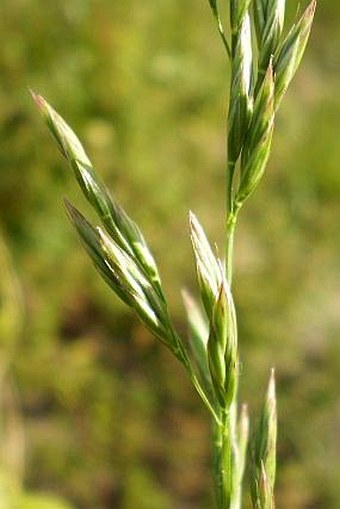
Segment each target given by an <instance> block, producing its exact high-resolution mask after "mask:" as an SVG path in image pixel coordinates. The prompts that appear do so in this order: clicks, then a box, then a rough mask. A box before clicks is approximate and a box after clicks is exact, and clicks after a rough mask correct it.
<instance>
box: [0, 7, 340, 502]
mask: <svg viewBox="0 0 340 509" xmlns="http://www.w3.org/2000/svg"><path fill="white" fill-rule="evenodd" d="M288 7H289V9H290V15H293V14H294V12H295V10H296V8H297V2H295V1H294V0H291V1H289V0H288ZM339 26H340V4H338V3H337V2H332V1H331V0H323V1H322V2H320V5H319V7H318V11H317V15H316V20H315V25H314V28H313V33H312V37H311V41H310V44H309V46H308V49H307V52H306V56H305V59H304V63H303V65H302V68H301V69H300V71H299V73H298V75H297V78H296V80H295V83H294V85H293V86H292V87H291V90H290V92H289V94H288V96H287V99H286V100H285V103H284V105H283V107H282V109H281V111H280V114H279V118H278V122H277V125H276V132H275V137H274V146H273V155H272V157H271V160H270V163H269V171H268V172H267V175H266V177H265V179H264V181H263V182H262V183H261V186H260V188H259V190H258V191H257V192H256V196H254V198H253V199H252V200H251V202H249V205H248V207H247V208H246V209H245V210H244V213H243V217H242V218H240V231H239V235H238V237H237V239H236V251H237V254H236V276H235V292H236V301H237V302H236V305H237V307H238V310H239V326H240V348H241V355H242V361H243V364H242V373H243V375H242V377H241V378H242V380H241V381H242V384H241V394H242V398H243V399H246V400H248V401H249V402H250V409H251V415H254V414H255V410H258V408H259V401H260V398H261V396H262V393H263V388H264V386H265V383H266V377H267V373H268V369H269V368H270V367H271V366H272V365H275V366H276V373H277V379H278V380H277V382H278V383H277V389H278V401H279V406H278V411H279V437H278V444H279V458H278V507H282V508H284V507H290V508H310V507H322V508H323V509H324V508H325V509H326V508H329V509H333V508H334V509H335V508H337V507H339V506H340V494H339V490H338V486H339V482H340V463H339V457H340V450H339V444H340V437H339V433H340V431H339V429H340V400H339V396H338V380H339V375H340V342H339V334H340V319H339V304H340V284H339V280H340V265H339V252H340V249H339V248H340V231H339V227H338V224H339V221H338V218H339V217H340V200H339V194H340V171H339V166H340V165H339V155H340V154H339V151H340V144H339V132H340V129H339V127H340V122H339V118H340V115H339V113H340V96H339V94H338V90H339V87H340V40H339V37H338V33H339ZM0 30H1V34H2V44H1V47H0V76H1V80H0V147H1V149H0V221H1V227H2V230H3V232H4V239H5V240H4V242H6V244H7V246H8V249H9V251H10V253H11V256H12V258H13V260H14V263H13V266H14V274H15V275H14V278H15V281H16V283H14V284H15V285H17V284H19V283H18V282H20V286H21V288H22V299H21V301H22V304H20V306H22V308H23V309H22V311H20V313H22V314H18V315H15V313H16V311H14V312H12V311H7V310H8V306H11V302H12V298H13V295H14V293H13V292H14V291H15V290H14V289H13V288H11V285H10V284H7V282H8V281H9V280H10V276H9V275H8V270H7V269H6V263H5V262H4V261H3V260H1V292H2V294H1V301H0V306H1V307H0V326H1V332H0V336H1V337H0V347H1V366H2V365H3V363H4V362H5V360H6V369H7V370H9V371H10V373H11V379H12V380H14V381H15V386H16V392H17V393H18V397H19V401H20V408H21V411H20V415H21V416H22V419H23V421H24V429H25V442H26V462H25V469H24V472H25V475H24V485H25V486H26V488H27V489H28V490H29V492H33V491H37V490H39V491H43V492H49V493H53V494H55V496H62V497H64V498H65V499H67V500H69V501H70V503H73V504H74V506H75V507H77V508H80V509H81V508H84V509H112V508H113V507H117V508H122V509H132V508H133V509H135V508H138V509H144V508H145V509H163V508H164V509H168V508H170V507H171V508H172V507H176V508H183V509H191V508H195V509H197V508H206V507H211V506H212V487H211V475H210V467H211V465H210V451H209V446H208V444H209V439H208V434H209V433H210V427H209V419H208V416H207V415H206V414H205V413H204V410H202V409H201V406H200V403H199V401H198V399H197V397H196V396H195V395H194V393H193V391H192V389H191V387H190V385H189V383H188V382H187V381H186V378H185V375H184V373H183V371H182V369H181V367H180V366H178V365H177V364H176V363H175V361H173V360H172V358H171V357H170V356H169V354H168V353H167V352H166V351H164V350H163V349H162V348H161V347H160V346H159V345H158V343H155V342H154V340H153V339H152V338H151V337H150V335H149V333H148V332H146V331H145V330H144V329H143V328H142V327H141V325H140V324H139V323H138V322H136V321H135V320H134V319H133V318H132V316H131V314H130V312H129V311H128V310H127V309H125V308H124V307H123V306H122V305H121V304H119V302H118V301H117V299H116V298H115V297H114V296H113V295H112V294H111V293H110V292H109V290H108V289H106V287H105V286H104V284H103V283H102V282H101V281H100V280H99V278H98V277H97V274H96V273H95V271H94V270H93V268H92V266H91V264H90V263H89V261H88V259H87V258H86V256H85V255H84V253H83V251H82V249H81V248H80V247H79V244H78V240H77V239H76V238H75V236H74V234H73V231H72V230H71V228H70V226H69V224H68V222H67V220H66V216H65V213H64V211H63V207H62V205H61V201H62V197H63V196H65V195H66V196H69V197H70V198H72V200H73V201H75V202H76V203H78V204H79V206H80V208H83V209H86V205H85V203H84V201H82V200H81V197H80V195H79V192H78V190H77V188H76V185H75V183H74V182H73V179H72V178H71V176H70V175H69V172H68V169H67V167H66V165H65V164H64V162H63V161H62V160H61V158H60V156H59V154H58V153H57V151H56V149H55V146H54V144H53V143H52V142H50V139H49V137H48V134H47V133H46V131H45V128H44V127H42V124H41V121H40V119H39V118H38V115H37V114H36V112H35V111H34V109H33V107H32V106H31V102H30V98H29V96H28V94H27V91H26V89H27V86H31V87H32V88H34V89H36V90H37V91H39V92H41V93H42V94H43V95H44V96H45V97H46V98H47V99H48V100H50V101H51V103H52V104H54V105H55V106H56V108H57V109H58V111H60V113H61V114H63V116H64V117H65V118H66V119H67V121H68V122H69V123H70V124H71V125H72V126H73V127H74V128H75V130H76V132H77V133H78V134H79V136H80V137H81V139H82V141H84V144H85V146H86V148H87V151H88V153H89V155H90V156H91V159H92V161H93V162H94V163H95V165H96V167H97V169H98V171H99V172H100V173H101V175H102V176H103V177H104V178H105V180H106V181H107V182H108V183H109V185H110V187H111V189H112V190H113V192H114V193H115V196H116V197H117V198H119V201H121V203H122V204H123V205H124V208H126V210H128V211H129V213H131V215H132V216H133V217H135V218H136V219H137V220H138V222H139V223H140V224H141V226H142V228H143V231H144V232H145V234H146V236H147V238H148V241H149V244H150V245H151V246H152V248H153V251H154V253H155V257H156V258H157V261H158V263H159V266H160V270H161V274H162V276H163V279H164V286H165V288H166V290H167V293H168V295H169V298H170V301H171V303H172V313H173V316H174V319H175V321H176V322H177V323H178V326H179V328H181V329H182V330H184V328H185V325H184V311H183V309H182V305H181V299H180V294H179V292H180V289H181V287H182V286H188V287H189V288H190V289H191V290H194V291H195V285H194V269H193V260H192V255H191V251H190V243H189V238H188V219H187V211H188V210H189V209H192V210H194V211H195V212H197V213H198V214H199V217H200V218H201V220H202V223H203V224H204V227H205V230H206V231H207V232H208V233H209V237H210V238H211V239H216V241H217V242H220V241H221V239H222V227H223V213H224V203H223V197H224V168H223V164H224V157H225V125H224V122H225V109H226V94H227V93H228V90H227V82H228V80H227V73H228V72H229V70H228V69H227V68H226V63H225V58H224V54H223V48H222V46H221V43H220V41H219V39H218V36H217V34H216V32H215V27H214V23H213V21H212V19H211V14H210V11H209V8H208V5H207V2H206V3H205V2H203V1H201V0H185V1H181V2H180V1H179V0H161V1H158V2H154V1H151V0H146V1H144V2H137V1H135V0H124V1H122V0H116V1H110V0H99V1H96V0H71V1H67V2H66V1H64V0H56V1H54V2H46V1H45V2H43V1H42V0H3V1H2V2H1V5H0ZM86 210H88V209H86ZM6 256H7V255H6ZM11 270H12V269H11ZM11 277H12V276H11ZM6 281H7V282H6ZM6 288H7V290H6ZM13 313H14V314H13ZM5 316H7V317H8V318H7V319H6V318H5ZM21 317H24V318H21ZM22 319H23V322H22V324H20V322H21V320H22ZM0 439H2V437H0ZM25 503H26V505H23V507H22V508H21V506H20V509H24V507H26V508H27V507H30V505H29V503H31V506H32V507H33V506H34V507H35V508H38V502H37V501H34V500H33V502H32V499H31V501H26V502H25ZM39 503H40V502H39ZM42 504H43V502H41V507H43V505H42ZM39 507H40V506H39ZM44 507H46V509H47V508H48V506H47V505H46V506H44ZM50 507H53V505H50Z"/></svg>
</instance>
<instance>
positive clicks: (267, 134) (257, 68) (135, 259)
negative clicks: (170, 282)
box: [32, 0, 316, 509]
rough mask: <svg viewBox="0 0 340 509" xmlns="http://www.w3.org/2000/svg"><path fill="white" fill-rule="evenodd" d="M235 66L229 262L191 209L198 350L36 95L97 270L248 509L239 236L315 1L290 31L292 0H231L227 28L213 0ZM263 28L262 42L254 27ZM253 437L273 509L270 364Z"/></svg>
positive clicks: (224, 501) (96, 182)
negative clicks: (147, 339)
mask: <svg viewBox="0 0 340 509" xmlns="http://www.w3.org/2000/svg"><path fill="white" fill-rule="evenodd" d="M209 3H210V7H211V9H212V12H213V15H214V17H215V19H216V22H217V27H218V31H219V34H220V36H221V38H222V41H223V44H224V47H225V50H226V53H227V56H228V58H229V60H230V65H231V80H230V95H229V113H228V128H227V149H228V157H227V164H226V166H227V172H226V182H227V186H226V198H227V218H226V245H225V262H223V261H222V260H220V259H218V258H217V257H216V255H215V253H214V252H213V250H212V249H211V247H210V244H209V242H208V240H207V238H206V235H205V233H204V230H203V228H202V226H201V225H200V223H199V222H198V220H197V218H196V217H195V215H194V214H193V213H190V231H191V241H192V246H193V251H194V255H195V261H196V270H197V277H198V283H199V290H200V296H201V301H202V304H203V308H204V314H203V312H202V311H201V308H200V307H199V305H198V304H197V303H196V301H195V300H194V299H193V298H192V297H191V296H190V295H188V294H187V293H184V294H183V296H184V302H185V306H186V310H187V315H188V322H189V326H190V332H191V342H190V348H188V347H187V346H186V343H185V342H183V340H182V338H180V336H179V335H178V333H177V332H176V330H175V328H174V326H173V324H172V322H171V320H170V317H169V313H168V307H167V301H166V297H165V295H164V291H163V288H162V283H161V280H160V277H159V274H158V270H157V266H156V263H155V261H154V259H153V257H152V255H151V252H150V250H149V248H148V246H147V244H146V242H145V240H144V237H143V235H142V233H141V231H140V230H139V228H138V226H137V225H136V223H135V222H134V221H132V220H131V219H130V218H129V216H128V215H127V214H126V212H125V211H124V210H123V209H122V208H121V207H120V206H119V205H118V204H117V202H116V201H115V199H114V198H113V197H112V195H111V194H110V192H109V191H108V190H107V188H106V187H105V185H104V184H103V183H102V182H101V181H100V179H99V178H98V176H97V174H96V173H95V170H94V168H93V166H92V163H91V161H90V160H89V158H88V157H87V155H86V153H85V151H84V149H83V147H82V145H81V143H80V141H79V140H78V138H77V136H76V135H75V134H74V132H73V131H72V130H71V129H70V127H69V126H68V125H67V124H66V123H65V121H64V120H63V119H62V118H61V117H60V116H59V115H58V114H57V113H56V112H55V111H54V110H53V109H52V107H51V106H50V105H49V104H48V103H47V102H46V101H45V100H44V99H43V98H42V97H41V96H40V95H36V94H34V93H32V95H33V98H34V100H35V102H36V104H37V106H38V107H39V109H40V111H41V112H42V114H43V116H44V117H45V120H46V122H47V125H48V127H49V129H50V131H51V132H52V134H53V136H54V138H55V140H56V141H57V143H58V146H59V149H60V151H61V153H62V154H63V156H64V157H65V158H66V160H67V161H68V163H69V165H70V167H71V168H72V170H73V172H74V174H75V176H76V178H77V180H78V183H79V185H80V187H81V190H82V192H83V194H84V196H85V198H86V199H87V200H88V202H89V203H90V204H91V205H92V207H93V208H94V210H95V211H96V212H97V214H98V216H99V219H100V221H101V224H102V226H100V227H99V226H97V227H93V226H92V225H91V224H90V223H89V222H88V221H87V220H86V219H85V218H84V216H83V215H82V214H81V213H80V212H79V211H78V210H76V209H75V208H74V207H73V206H72V205H71V204H70V203H68V202H66V207H67V211H68V214H69V217H70V219H71V221H72V222H73V224H74V226H75V228H76V229H77V231H78V233H79V236H80V238H81V240H82V242H83V244H84V247H85V249H86V250H87V252H88V254H89V255H90V257H91V258H92V261H93V263H94V265H95V266H96V268H97V270H98V272H99V273H100V275H101V276H102V277H103V279H104V280H105V281H106V283H107V284H108V285H109V286H110V287H111V288H112V289H113V291H114V292H115V293H116V294H117V295H118V296H119V297H120V298H121V299H122V300H123V301H124V302H125V303H126V304H127V305H128V306H130V307H131V308H133V309H134V310H135V311H136V313H137V314H138V316H139V317H140V319H141V320H142V321H143V323H144V324H145V325H146V327H147V328H148V329H149V330H150V331H151V332H152V334H153V335H154V336H155V337H157V338H158V339H159V340H160V341H161V342H162V343H163V344H164V345H165V346H166V347H167V348H168V349H169V350H170V351H171V352H172V353H173V354H174V355H175V357H176V358H177V359H178V360H179V362H180V363H181V364H182V365H183V366H184V368H185V370H186V371H187V373H188V375H189V378H190V380H191V381H192V383H193V385H194V387H195V389H196V391H197V392H198V394H199V396H200V398H201V399H202V401H203V403H204V404H205V405H206V407H207V408H208V410H209V412H210V414H211V416H212V419H213V423H214V429H215V432H214V439H213V447H214V479H215V490H216V502H217V507H218V509H240V507H241V496H242V479H243V474H244V469H245V463H246V451H247V443H248V434H249V432H248V430H249V419H248V415H247V408H246V406H243V407H242V408H241V411H240V412H238V406H237V386H238V379H239V373H238V366H239V359H238V345H237V323H236V312H235V306H234V302H233V297H232V292H231V281H232V272H233V237H234V231H235V226H236V221H237V217H238V214H239V211H240V209H241V208H242V206H243V204H244V203H245V201H246V200H247V198H249V196H250V195H251V194H252V193H253V191H254V190H255V188H256V187H257V185H258V183H259V182H260V180H261V178H262V175H263V173H264V171H265V168H266V165H267V161H268V158H269V154H270V149H271V141H272V135H273V129H274V122H275V116H276V113H277V110H278V108H279V106H280V103H281V100H282V98H283V96H284V93H285V92H286V90H287V88H288V86H289V84H290V82H291V80H292V78H293V76H294V74H295V72H296V70H297V68H298V66H299V63H300V61H301V58H302V56H303V53H304V50H305V46H306V43H307V40H308V37H309V33H310V29H311V25H312V21H313V17H314V12H315V7H316V1H315V0H312V2H311V3H310V4H309V6H308V7H307V9H306V10H305V11H304V13H303V14H302V16H301V17H299V18H298V19H297V20H296V21H295V22H294V23H293V24H292V26H291V27H290V29H289V30H288V33H287V35H283V25H284V14H285V0H228V7H229V15H230V19H229V24H228V27H229V28H228V30H226V29H225V27H224V24H223V20H222V16H221V14H220V9H219V5H218V2H217V0H209ZM253 32H254V33H255V34H256V44H255V47H254V42H253V38H252V33H253ZM251 442H252V443H251V444H250V446H251V450H252V455H251V456H252V470H251V495H252V501H253V507H254V509H273V508H274V483H275V470H276V459H275V450H276V399H275V380H274V372H273V371H272V373H271V376H270V381H269V386H268V392H267V396H266V400H265V403H264V407H263V411H262V415H261V417H260V419H259V424H258V427H257V430H256V432H255V434H254V437H253V439H252V441H251Z"/></svg>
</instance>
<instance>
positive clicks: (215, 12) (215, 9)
mask: <svg viewBox="0 0 340 509" xmlns="http://www.w3.org/2000/svg"><path fill="white" fill-rule="evenodd" d="M209 4H210V7H211V10H212V13H213V15H214V18H215V20H216V24H217V29H218V33H219V34H220V37H221V39H222V42H223V46H224V48H225V50H226V52H227V55H228V58H229V59H230V58H231V51H230V46H229V43H228V40H227V37H226V35H225V33H224V28H223V24H222V20H221V16H220V12H219V9H218V5H217V2H216V3H214V4H213V3H212V2H210V1H209Z"/></svg>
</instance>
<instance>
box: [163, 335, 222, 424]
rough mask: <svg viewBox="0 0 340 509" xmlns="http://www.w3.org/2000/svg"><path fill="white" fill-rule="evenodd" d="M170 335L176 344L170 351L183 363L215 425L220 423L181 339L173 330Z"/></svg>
mask: <svg viewBox="0 0 340 509" xmlns="http://www.w3.org/2000/svg"><path fill="white" fill-rule="evenodd" d="M172 335H173V339H174V342H175V345H176V348H172V352H173V353H174V354H175V356H176V357H177V359H178V360H179V361H180V363H181V364H183V366H184V367H185V369H186V370H187V372H188V374H189V377H190V380H191V383H192V384H193V386H194V387H195V389H196V392H197V394H198V395H199V397H200V398H201V400H202V401H203V403H204V404H205V406H206V407H207V409H208V410H209V412H210V413H211V415H212V417H213V419H214V422H215V424H216V426H218V425H220V424H221V421H220V418H219V416H218V415H217V413H216V411H215V409H214V407H213V405H212V404H211V403H210V401H209V398H208V396H207V395H206V393H205V391H204V389H203V387H202V385H201V384H200V382H199V380H198V378H197V375H196V373H195V371H194V368H193V366H192V363H191V361H190V358H189V356H188V354H187V352H186V350H185V348H184V346H183V343H182V340H181V339H180V337H179V336H178V335H177V334H176V333H175V332H174V331H172Z"/></svg>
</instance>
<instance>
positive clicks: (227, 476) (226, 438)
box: [213, 413, 232, 509]
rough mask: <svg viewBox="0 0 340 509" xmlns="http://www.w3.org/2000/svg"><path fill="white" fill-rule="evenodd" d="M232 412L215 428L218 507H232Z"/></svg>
mask: <svg viewBox="0 0 340 509" xmlns="http://www.w3.org/2000/svg"><path fill="white" fill-rule="evenodd" d="M230 444H231V441H230V414H229V413H224V415H223V416H222V419H221V423H220V424H219V425H216V426H215V430H214V456H213V460H214V473H215V492H216V502H217V509H230V507H231V505H230V504H231V491H232V471H231V447H230Z"/></svg>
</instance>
